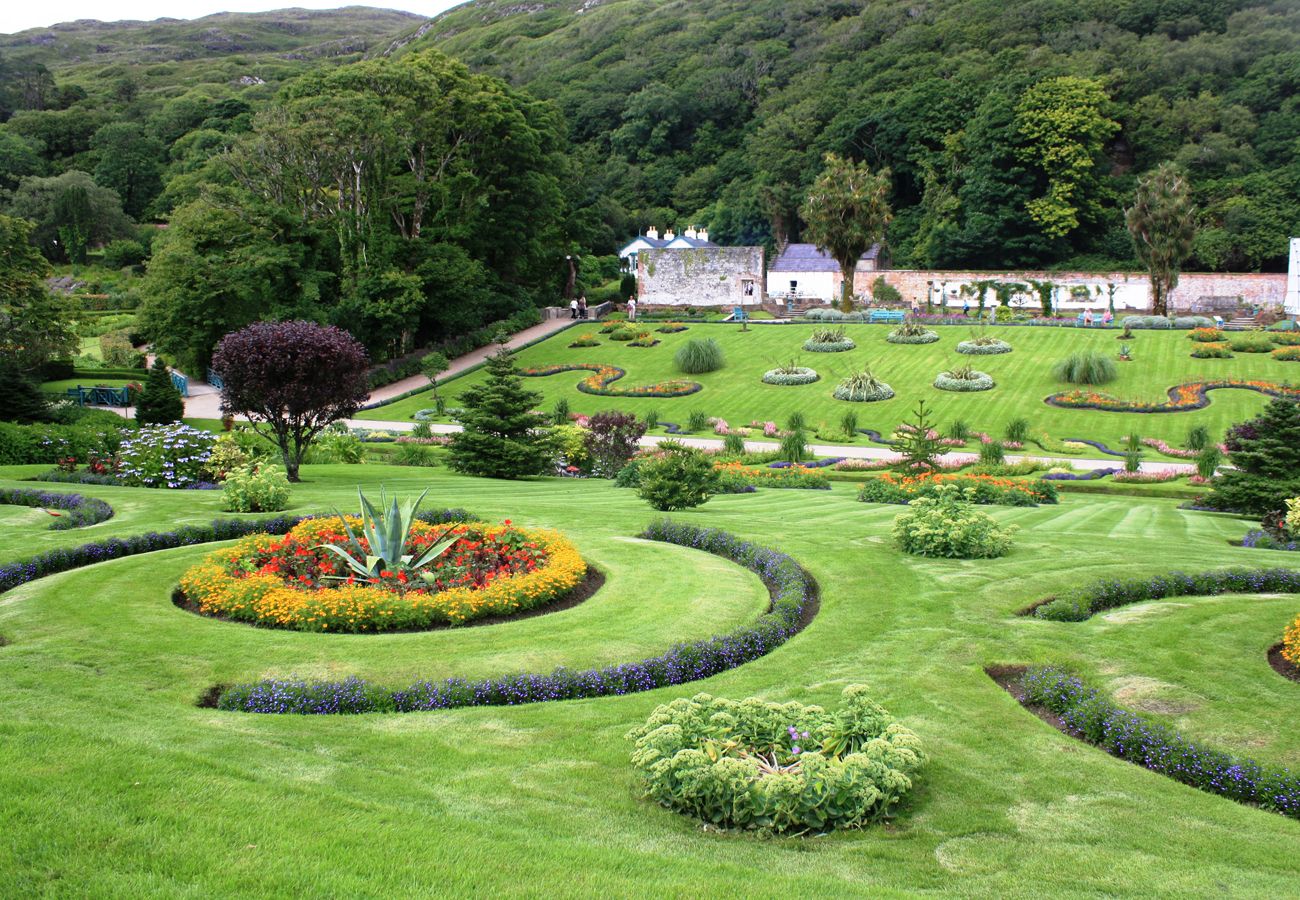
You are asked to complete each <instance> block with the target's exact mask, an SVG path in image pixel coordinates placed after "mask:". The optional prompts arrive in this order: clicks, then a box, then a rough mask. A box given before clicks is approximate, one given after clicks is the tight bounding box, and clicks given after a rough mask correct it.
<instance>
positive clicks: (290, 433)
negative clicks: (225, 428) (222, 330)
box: [212, 321, 370, 481]
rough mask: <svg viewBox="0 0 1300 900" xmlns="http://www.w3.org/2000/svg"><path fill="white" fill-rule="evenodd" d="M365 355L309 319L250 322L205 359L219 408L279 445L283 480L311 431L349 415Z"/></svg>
mask: <svg viewBox="0 0 1300 900" xmlns="http://www.w3.org/2000/svg"><path fill="white" fill-rule="evenodd" d="M369 365H370V358H369V357H368V356H367V354H366V350H365V348H364V347H362V346H361V344H360V342H358V341H357V339H356V338H354V337H353V336H352V335H350V334H348V333H347V332H346V331H343V330H342V329H340V328H335V327H334V326H332V325H329V326H327V325H317V324H316V323H314V322H301V321H299V322H256V323H254V324H252V325H249V326H248V327H246V328H241V329H240V330H239V331H235V332H232V333H231V334H228V335H226V336H225V337H224V338H222V339H221V343H220V344H218V345H217V351H216V353H215V354H213V357H212V368H213V371H215V372H216V373H217V375H219V376H220V377H221V380H222V382H223V386H222V388H221V412H222V413H223V414H224V415H228V416H244V417H245V418H247V419H248V420H249V422H251V423H252V425H253V428H254V429H255V430H256V431H257V432H258V433H259V434H261V435H263V436H264V437H266V438H267V439H269V440H271V441H273V442H274V443H275V444H276V445H277V446H279V448H280V455H281V457H282V458H283V460H284V470H285V472H286V473H287V474H288V476H289V480H290V481H299V480H300V479H299V477H298V468H299V466H301V465H302V459H303V456H304V455H305V454H306V452H307V448H308V447H309V446H311V442H312V440H313V439H314V438H315V437H316V435H318V434H320V432H321V431H322V430H323V429H324V428H326V427H327V426H328V425H329V424H330V423H331V422H335V421H337V420H339V419H346V418H348V417H349V416H351V415H353V414H354V413H356V411H357V410H358V409H360V408H361V404H362V403H364V402H365V400H366V397H367V396H368V395H369V393H370V385H369V381H368V379H367V377H366V370H367V368H368V367H369Z"/></svg>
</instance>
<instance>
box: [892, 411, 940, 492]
mask: <svg viewBox="0 0 1300 900" xmlns="http://www.w3.org/2000/svg"><path fill="white" fill-rule="evenodd" d="M912 415H914V416H915V417H916V418H915V420H914V421H912V422H908V423H907V427H905V428H902V429H900V432H901V434H900V436H899V438H898V441H897V443H895V444H894V449H895V450H897V451H898V453H899V455H900V456H901V457H902V458H901V459H900V460H899V461H898V468H899V469H901V470H902V471H904V472H907V473H908V474H911V475H919V474H920V473H922V472H933V471H934V470H935V469H937V468H938V467H939V462H938V461H939V455H940V454H941V453H942V452H943V448H942V447H941V446H940V445H939V435H938V432H937V431H936V430H935V427H934V423H933V422H931V421H930V414H929V411H928V410H926V408H925V401H924V400H922V401H921V402H920V403H918V404H917V405H916V410H915V412H913V413H912Z"/></svg>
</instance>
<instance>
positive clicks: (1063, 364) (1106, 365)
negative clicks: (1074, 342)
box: [1052, 350, 1119, 384]
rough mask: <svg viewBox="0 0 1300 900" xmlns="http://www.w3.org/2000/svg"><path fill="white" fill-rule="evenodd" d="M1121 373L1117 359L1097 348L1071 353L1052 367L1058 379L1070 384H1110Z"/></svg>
mask: <svg viewBox="0 0 1300 900" xmlns="http://www.w3.org/2000/svg"><path fill="white" fill-rule="evenodd" d="M1118 375H1119V367H1118V366H1116V365H1115V360H1113V359H1111V358H1110V357H1109V356H1106V355H1105V354H1104V353H1098V352H1097V351H1096V350H1080V351H1078V352H1077V353H1071V354H1070V355H1069V356H1067V357H1066V358H1065V359H1063V360H1061V361H1060V362H1058V363H1057V364H1056V365H1055V366H1053V367H1052V376H1053V377H1054V378H1055V379H1056V380H1057V381H1065V382H1068V383H1070V384H1109V383H1110V382H1112V381H1114V380H1115V379H1116V377H1118Z"/></svg>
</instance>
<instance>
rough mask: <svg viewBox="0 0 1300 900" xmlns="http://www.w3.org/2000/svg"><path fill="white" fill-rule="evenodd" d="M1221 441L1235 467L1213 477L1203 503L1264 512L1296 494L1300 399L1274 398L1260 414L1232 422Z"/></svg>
mask: <svg viewBox="0 0 1300 900" xmlns="http://www.w3.org/2000/svg"><path fill="white" fill-rule="evenodd" d="M1225 444H1226V445H1227V448H1228V461H1229V462H1230V463H1231V464H1232V465H1233V466H1234V468H1233V469H1229V470H1227V471H1225V472H1224V473H1223V474H1222V475H1219V476H1217V477H1215V479H1214V485H1213V488H1212V489H1211V491H1210V493H1209V494H1208V495H1207V496H1206V497H1205V500H1204V502H1205V504H1206V505H1207V506H1211V507H1213V508H1215V509H1223V510H1232V511H1233V512H1243V513H1252V514H1256V515H1261V516H1266V515H1268V514H1270V513H1277V512H1282V511H1285V509H1286V501H1287V499H1288V498H1291V497H1300V403H1297V402H1296V401H1294V400H1283V399H1276V400H1273V401H1272V402H1270V403H1269V405H1268V406H1267V407H1265V409H1264V412H1263V414H1262V415H1260V416H1259V418H1256V419H1252V420H1250V421H1249V422H1243V423H1241V424H1240V425H1234V426H1233V427H1232V428H1231V429H1230V430H1229V431H1228V438H1227V440H1226V441H1225Z"/></svg>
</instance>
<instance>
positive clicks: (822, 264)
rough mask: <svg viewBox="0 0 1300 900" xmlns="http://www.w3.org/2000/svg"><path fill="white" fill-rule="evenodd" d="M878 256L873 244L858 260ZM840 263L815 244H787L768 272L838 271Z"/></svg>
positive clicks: (876, 245) (875, 245) (876, 246)
mask: <svg viewBox="0 0 1300 900" xmlns="http://www.w3.org/2000/svg"><path fill="white" fill-rule="evenodd" d="M878 256H880V245H879V244H874V245H873V246H872V247H871V249H870V250H868V251H867V252H866V253H864V254H862V256H860V257H859V260H873V259H875V258H877V257H878ZM839 270H840V264H839V263H837V262H836V261H835V260H833V259H831V257H830V254H828V253H826V251H824V250H818V249H817V245H816V244H788V245H787V246H786V248H785V250H784V251H782V253H781V255H780V256H778V257H777V258H776V261H775V262H773V263H772V267H771V268H770V269H768V271H769V272H838V271H839Z"/></svg>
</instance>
